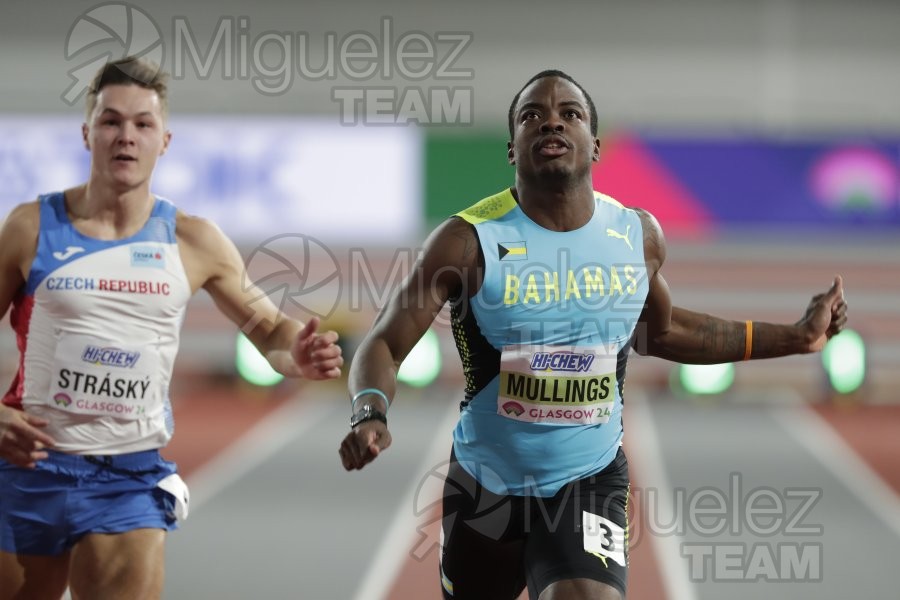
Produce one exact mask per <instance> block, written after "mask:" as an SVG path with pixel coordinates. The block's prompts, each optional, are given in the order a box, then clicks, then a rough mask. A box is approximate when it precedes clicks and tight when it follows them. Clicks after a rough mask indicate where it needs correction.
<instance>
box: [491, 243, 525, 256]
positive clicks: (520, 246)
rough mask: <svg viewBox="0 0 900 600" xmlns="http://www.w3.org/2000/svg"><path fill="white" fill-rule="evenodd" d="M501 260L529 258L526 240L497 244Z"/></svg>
mask: <svg viewBox="0 0 900 600" xmlns="http://www.w3.org/2000/svg"><path fill="white" fill-rule="evenodd" d="M497 253H498V254H499V258H500V260H528V248H526V247H525V242H500V243H499V244H497Z"/></svg>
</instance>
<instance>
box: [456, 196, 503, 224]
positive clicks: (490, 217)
mask: <svg viewBox="0 0 900 600" xmlns="http://www.w3.org/2000/svg"><path fill="white" fill-rule="evenodd" d="M515 207H516V199H515V198H514V197H513V195H512V190H511V189H510V188H506V189H504V190H502V191H500V192H498V193H496V194H494V195H492V196H488V197H487V198H482V199H481V200H479V201H478V202H476V203H475V204H473V205H472V206H470V207H469V208H466V209H465V210H461V211H459V212H458V213H456V216H457V217H460V218H461V219H463V220H464V221H466V222H467V223H471V224H472V225H478V224H479V223H484V222H485V221H496V220H497V219H499V218H500V217H502V216H503V215H505V214H507V213H509V211H511V210H512V209H514V208H515Z"/></svg>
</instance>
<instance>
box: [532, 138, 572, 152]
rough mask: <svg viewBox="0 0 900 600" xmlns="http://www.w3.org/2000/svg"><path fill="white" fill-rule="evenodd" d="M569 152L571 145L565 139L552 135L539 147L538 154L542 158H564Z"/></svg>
mask: <svg viewBox="0 0 900 600" xmlns="http://www.w3.org/2000/svg"><path fill="white" fill-rule="evenodd" d="M568 151H569V143H568V142H567V141H566V140H565V138H563V137H561V136H558V135H552V136H550V137H548V138H545V139H544V140H542V141H541V142H540V144H539V145H538V153H539V154H540V155H541V156H562V155H563V154H566V153H567V152H568Z"/></svg>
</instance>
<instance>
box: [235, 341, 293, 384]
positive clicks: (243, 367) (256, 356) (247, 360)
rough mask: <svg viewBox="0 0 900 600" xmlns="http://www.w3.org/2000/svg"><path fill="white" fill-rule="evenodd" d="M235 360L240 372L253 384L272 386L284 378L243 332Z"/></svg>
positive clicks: (238, 342)
mask: <svg viewBox="0 0 900 600" xmlns="http://www.w3.org/2000/svg"><path fill="white" fill-rule="evenodd" d="M234 362H235V366H236V367H237V372H238V374H239V375H240V376H241V377H243V378H244V379H245V380H246V381H248V382H250V383H252V384H253V385H260V386H270V385H275V384H277V383H279V382H280V381H281V380H282V379H284V375H282V374H281V373H279V372H278V371H276V370H275V369H273V368H272V365H270V364H269V361H267V360H266V357H265V356H263V355H262V354H260V353H259V350H257V349H256V346H254V345H253V343H252V342H251V341H250V340H248V339H247V336H245V335H244V334H243V333H239V334H238V337H237V353H236V355H235V359H234Z"/></svg>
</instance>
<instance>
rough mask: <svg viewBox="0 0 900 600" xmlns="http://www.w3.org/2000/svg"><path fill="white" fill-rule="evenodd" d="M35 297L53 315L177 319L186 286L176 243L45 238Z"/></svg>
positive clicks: (186, 295) (187, 292)
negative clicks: (109, 243)
mask: <svg viewBox="0 0 900 600" xmlns="http://www.w3.org/2000/svg"><path fill="white" fill-rule="evenodd" d="M31 277H32V278H34V279H35V280H37V281H39V283H38V282H37V281H35V282H34V283H36V287H35V289H34V296H35V301H36V302H37V303H38V304H39V305H40V306H41V307H42V308H43V309H44V310H46V311H47V314H48V316H51V317H55V318H84V317H95V318H101V319H102V318H106V319H109V321H110V322H111V323H114V322H116V320H117V319H121V318H123V317H139V318H145V319H158V318H177V317H178V316H179V315H180V314H181V312H182V311H183V309H184V306H185V305H186V303H187V301H188V300H189V298H190V288H189V286H188V283H187V279H186V277H185V273H184V268H183V266H182V264H181V260H180V257H179V253H178V247H177V245H176V244H172V243H163V242H154V241H142V242H133V243H125V244H118V245H112V246H108V247H103V246H102V245H98V244H90V243H84V244H80V245H79V244H78V242H77V240H76V241H75V242H72V241H68V242H65V243H53V242H52V241H47V242H46V243H44V244H42V245H41V247H40V248H39V255H38V257H36V261H35V267H34V268H33V269H32V273H31Z"/></svg>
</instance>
